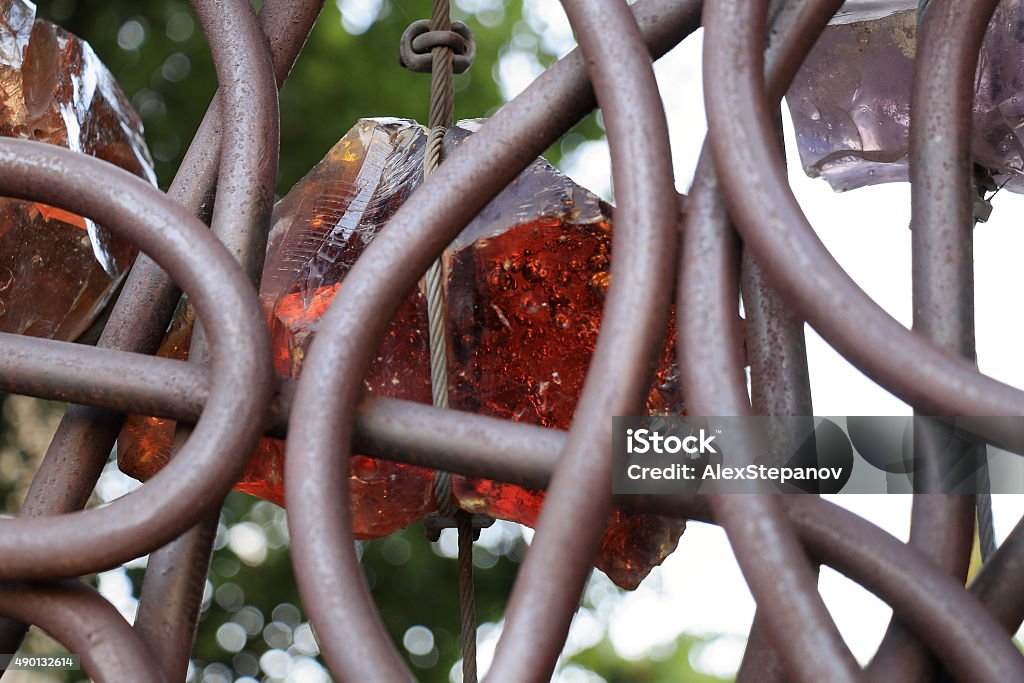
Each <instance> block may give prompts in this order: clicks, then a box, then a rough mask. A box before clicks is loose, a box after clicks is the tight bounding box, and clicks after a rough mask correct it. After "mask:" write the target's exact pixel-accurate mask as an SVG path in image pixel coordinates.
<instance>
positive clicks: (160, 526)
mask: <svg viewBox="0 0 1024 683" xmlns="http://www.w3.org/2000/svg"><path fill="white" fill-rule="evenodd" d="M0 193H2V194H3V195H4V196H8V197H15V198H21V199H29V198H31V199H34V200H38V201H43V202H46V203H48V204H52V205H54V206H57V207H60V208H62V209H67V210H69V211H74V212H75V213H80V214H83V215H86V216H89V217H91V218H94V219H95V220H97V221H98V222H99V223H102V224H103V225H106V226H108V227H109V228H110V229H112V230H114V231H116V232H117V233H119V234H121V235H124V236H125V237H127V238H129V239H130V240H131V241H132V242H134V243H135V244H137V245H138V246H139V247H140V249H142V250H143V251H146V252H148V253H150V254H154V255H156V256H157V257H158V258H159V260H160V262H161V264H162V265H163V266H164V267H165V268H166V269H167V271H168V272H169V273H171V275H173V276H175V277H176V278H177V279H178V281H179V282H181V283H182V285H183V287H184V289H185V290H186V292H187V293H188V294H189V298H190V300H191V301H192V303H193V304H194V305H195V306H196V309H197V310H198V311H199V313H200V318H201V319H203V320H205V321H206V322H207V324H206V325H205V327H204V329H205V330H206V333H207V338H208V341H209V343H210V348H211V350H212V357H213V360H212V364H211V375H212V376H211V392H210V401H209V403H208V404H207V406H206V409H205V410H204V411H203V415H202V417H201V418H200V420H199V422H198V424H197V425H196V428H195V431H194V432H193V435H192V438H190V439H189V440H188V441H187V443H186V444H185V445H184V446H183V448H182V451H181V452H180V453H179V455H178V457H176V458H175V459H174V460H172V461H171V462H170V463H169V464H168V465H167V467H165V468H164V469H163V470H161V471H160V472H158V473H157V474H156V475H154V477H153V479H152V483H150V484H147V485H145V486H143V487H142V488H140V489H137V490H136V491H133V492H132V493H130V494H128V495H127V496H124V497H122V498H120V499H118V500H116V501H114V502H113V503H111V504H110V505H106V506H103V507H99V508H93V509H91V510H86V511H82V512H74V513H71V514H66V515H59V516H54V517H33V518H16V519H9V520H3V521H2V522H0V577H2V578H4V579H17V580H43V579H54V578H66V577H72V576H79V575H82V574H88V573H91V572H95V571H99V570H102V569H106V568H109V567H113V566H117V565H118V564H121V563H122V562H127V561H128V560H130V559H132V558H135V557H139V556H140V555H143V554H145V553H147V552H150V551H152V550H153V549H155V548H158V547H160V546H162V545H164V544H166V543H167V542H169V541H171V540H172V539H174V538H175V537H176V536H178V535H179V534H181V533H182V532H184V531H185V530H187V529H188V528H190V527H191V526H193V525H194V524H195V523H196V522H198V521H199V519H200V518H201V517H202V516H203V515H204V514H205V512H206V510H209V509H210V508H211V506H215V505H217V504H218V503H219V502H220V501H221V499H222V498H223V496H225V495H226V494H227V492H228V490H229V489H230V488H231V486H232V484H233V483H234V482H235V480H236V479H237V478H238V476H239V475H241V473H242V470H243V469H244V467H245V462H246V460H247V458H248V456H249V454H250V453H251V451H252V448H253V447H254V446H255V445H256V441H257V440H258V438H259V436H260V432H261V423H262V420H263V415H264V413H265V411H266V409H267V406H268V404H269V402H270V398H271V390H272V377H273V366H272V360H271V355H270V339H269V335H268V333H267V327H266V323H265V322H264V320H263V314H262V311H261V309H260V306H259V301H258V300H257V298H256V293H255V291H254V290H253V288H252V285H251V284H250V282H249V280H248V278H246V276H245V274H244V273H243V272H242V270H241V268H240V267H239V266H238V264H237V263H236V262H235V260H234V258H233V257H232V256H231V253H230V252H228V250H227V249H226V248H225V247H224V246H223V245H222V244H221V243H220V242H219V241H218V240H217V238H216V237H214V236H213V235H212V234H211V233H210V231H209V230H207V229H206V227H205V226H204V225H202V223H200V222H199V221H198V220H197V219H196V218H195V216H194V215H192V214H191V213H190V212H189V211H188V210H186V209H185V208H183V207H181V206H179V205H177V204H175V203H174V202H172V201H171V200H170V199H168V198H167V196H166V195H165V194H163V193H162V192H160V191H159V190H158V189H156V188H154V187H153V186H151V185H149V184H148V183H147V182H145V181H144V180H141V179H139V178H137V177H135V176H133V175H131V174H129V173H128V172H126V171H123V170H121V169H119V168H117V167H115V166H112V165H110V164H108V163H105V162H103V161H100V160H98V159H95V158H93V157H90V156H88V155H83V154H78V153H75V152H72V151H70V150H66V149H61V148H59V147H55V146H53V145H48V144H44V143H39V142H28V141H24V140H9V139H4V140H0ZM214 321H216V324H213V323H214ZM5 336H6V335H4V336H0V349H3V348H4V347H5ZM91 350H92V349H89V351H91ZM83 351H84V353H83V354H82V359H83V361H85V362H87V359H88V356H87V355H86V353H88V351H85V350H83ZM0 353H2V351H0Z"/></svg>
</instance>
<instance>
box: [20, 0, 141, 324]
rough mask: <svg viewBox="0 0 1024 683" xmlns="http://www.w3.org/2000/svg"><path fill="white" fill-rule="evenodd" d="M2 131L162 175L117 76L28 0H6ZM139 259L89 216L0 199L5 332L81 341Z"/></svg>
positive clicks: (124, 244) (130, 248)
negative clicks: (37, 12) (38, 14)
mask: <svg viewBox="0 0 1024 683" xmlns="http://www.w3.org/2000/svg"><path fill="white" fill-rule="evenodd" d="M0 135H2V136H4V137H12V138H21V139H28V140H37V141H41V142H47V143H50V144H54V145H60V146H61V147H67V148H69V149H72V150H75V151H79V152H84V153H86V154H91V155H93V156H95V157H98V158H100V159H103V160H105V161H109V162H111V163H114V164H117V165H118V166H121V167H122V168H125V169H127V170H129V171H131V172H132V173H134V174H136V175H139V176H142V177H144V178H146V179H148V180H150V181H151V182H153V183H154V184H155V182H156V176H155V175H154V174H153V169H152V161H151V159H150V157H149V152H148V151H147V149H146V143H145V140H144V138H143V135H142V124H141V123H140V122H139V118H138V116H136V114H135V112H134V111H133V110H132V108H131V105H130V104H129V103H128V100H127V99H126V98H125V96H124V93H123V92H121V89H120V88H119V87H118V85H117V83H115V82H114V78H113V76H111V75H110V72H109V71H107V68H106V67H105V66H103V64H102V63H101V62H100V60H99V58H98V57H97V56H96V54H95V53H94V52H93V51H92V48H90V47H89V45H88V44H87V43H85V42H84V41H82V40H80V39H78V38H76V37H75V36H73V35H71V34H70V33H67V32H66V31H64V30H62V29H60V28H59V27H57V26H55V25H53V24H51V23H50V22H48V21H43V20H41V19H38V20H37V19H36V18H35V6H34V5H33V4H32V3H30V2H27V1H26V0H0ZM134 257H135V249H134V247H132V246H131V245H130V244H128V243H127V242H126V241H124V240H121V239H119V238H117V237H115V236H113V235H111V234H110V233H109V232H108V231H106V230H105V229H103V228H101V227H100V226H98V225H96V224H95V223H93V222H92V221H91V220H89V219H87V218H83V217H81V216H77V215H75V214H73V213H70V212H68V211H64V210H62V209H58V208H55V207H52V206H47V205H46V204H40V203H37V202H25V201H19V200H14V199H0V331H3V332H15V333H20V334H28V335H32V336H37V337H52V338H57V339H75V338H76V337H78V336H79V335H80V334H81V333H82V332H84V331H85V330H86V329H87V328H88V327H89V325H90V324H91V323H92V321H93V319H94V318H95V317H96V315H97V314H98V313H99V311H100V310H102V308H103V306H104V305H105V304H106V302H107V300H108V299H109V298H110V296H111V294H112V293H113V291H114V288H115V286H116V285H117V283H118V282H119V281H120V279H121V277H122V276H123V275H124V273H125V271H126V270H127V269H128V266H129V265H131V262H132V259H133V258H134Z"/></svg>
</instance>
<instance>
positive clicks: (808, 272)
mask: <svg viewBox="0 0 1024 683" xmlns="http://www.w3.org/2000/svg"><path fill="white" fill-rule="evenodd" d="M733 4H734V3H714V7H716V8H718V7H723V8H724V6H725V5H730V6H731V5H733ZM738 7H741V8H743V9H744V11H743V13H742V17H740V16H735V17H734V19H735V21H733V22H731V23H730V24H729V29H730V30H729V31H727V32H723V34H725V35H722V36H721V37H722V39H723V40H722V45H720V46H719V45H717V44H716V45H715V49H714V50H713V51H711V52H710V53H709V56H710V57H712V59H711V60H710V63H709V64H708V65H706V66H709V67H710V69H709V71H708V75H709V77H710V79H711V81H712V82H714V83H716V84H717V87H715V88H714V90H712V91H711V92H709V95H710V97H709V98H708V100H707V106H708V112H709V126H710V128H711V131H712V135H711V140H712V149H713V152H714V156H715V161H716V165H717V167H718V168H720V169H721V172H722V173H723V176H724V177H723V180H725V181H727V182H726V183H725V190H726V191H725V197H726V202H727V204H728V206H729V209H730V213H731V215H732V216H733V218H734V220H735V221H736V227H737V229H738V230H739V231H740V233H741V234H742V236H743V239H744V243H745V244H746V245H747V246H748V247H749V248H750V249H751V250H752V251H753V253H754V254H755V257H756V258H757V260H758V262H759V263H760V264H761V266H762V268H764V270H765V273H766V275H767V276H768V278H769V280H770V281H771V282H772V284H773V286H775V287H776V288H777V289H778V290H779V291H780V292H781V293H782V294H783V295H784V296H785V297H786V299H787V301H790V302H792V303H793V305H794V307H795V310H796V312H797V313H799V314H801V315H802V316H803V317H805V318H806V319H807V320H808V321H810V323H811V324H812V325H813V326H814V327H815V329H817V330H818V332H819V333H821V335H822V336H823V337H824V338H825V339H826V340H828V342H829V343H830V344H832V346H833V347H834V348H836V349H837V350H838V351H839V352H840V353H842V354H843V355H844V356H845V357H846V358H847V359H848V360H849V361H850V362H851V363H853V364H854V365H855V366H857V367H858V368H859V369H860V370H861V371H863V372H864V373H865V374H866V375H868V376H869V377H871V378H872V379H874V380H875V381H877V382H878V383H879V384H881V385H883V386H884V387H886V388H887V389H889V390H890V391H892V392H893V393H894V394H896V395H897V396H899V397H900V398H902V399H904V400H905V401H907V402H908V403H910V404H912V405H914V406H916V407H917V408H918V409H920V410H921V411H922V412H925V413H930V414H935V415H1022V414H1024V393H1022V392H1020V391H1018V390H1017V389H1014V388H1012V387H1009V386H1007V385H1005V384H1003V383H1001V382H998V381H996V380H993V379H991V378H989V377H986V376H984V375H982V374H980V373H978V371H977V369H976V368H974V367H973V366H972V365H971V364H970V363H969V362H967V361H965V360H963V359H962V358H958V357H955V356H953V355H951V354H949V353H947V352H944V351H942V350H941V349H939V348H937V347H936V346H935V345H933V344H931V343H929V342H927V341H926V340H925V339H924V338H923V337H922V336H921V335H918V334H915V333H913V332H911V331H909V330H907V329H906V328H905V327H903V326H902V325H901V324H899V323H898V322H897V321H896V320H894V319H893V318H892V317H890V316H889V315H888V314H887V313H886V312H885V311H883V310H882V309H881V308H879V307H878V306H877V304H875V303H874V302H873V301H872V300H871V299H870V298H869V297H868V296H867V295H866V294H865V293H864V292H863V290H861V289H860V288H859V287H858V286H857V284H856V283H855V282H853V280H851V279H850V277H849V276H848V275H847V274H846V273H845V271H843V269H842V268H841V267H840V266H839V264H837V263H836V262H835V259H833V258H832V256H831V255H830V254H829V252H828V250H827V249H826V248H825V247H824V245H823V244H822V243H821V241H820V240H819V239H818V238H817V236H816V235H815V234H814V231H813V229H812V228H811V226H810V225H809V224H808V223H807V219H806V217H805V216H804V215H803V213H802V211H801V210H800V207H799V205H798V203H797V202H796V199H795V197H794V196H793V193H792V190H791V189H790V188H789V183H788V179H787V177H786V174H785V169H784V168H783V165H782V161H781V158H780V155H779V152H778V149H777V147H776V146H775V145H774V144H771V143H770V142H769V140H770V139H771V138H769V137H766V136H769V134H770V131H771V124H770V119H769V118H768V117H767V112H768V111H770V109H769V105H768V102H767V100H766V96H765V95H766V93H765V88H764V83H763V81H762V80H761V79H758V78H756V77H755V74H754V72H755V71H756V69H753V68H751V67H752V66H753V65H752V64H749V63H747V61H748V60H746V58H745V56H746V55H747V53H749V52H750V48H749V46H748V45H747V35H746V31H747V27H746V26H740V21H741V19H743V20H745V19H746V18H747V17H748V15H749V10H750V9H751V8H750V7H749V6H748V4H747V3H740V4H739V5H738ZM722 11H723V13H724V9H723V10H722ZM741 53H742V54H741ZM757 62H758V63H760V59H758V60H757ZM716 130H718V133H717V134H715V131H716ZM751 169H753V173H751V172H750V170H751Z"/></svg>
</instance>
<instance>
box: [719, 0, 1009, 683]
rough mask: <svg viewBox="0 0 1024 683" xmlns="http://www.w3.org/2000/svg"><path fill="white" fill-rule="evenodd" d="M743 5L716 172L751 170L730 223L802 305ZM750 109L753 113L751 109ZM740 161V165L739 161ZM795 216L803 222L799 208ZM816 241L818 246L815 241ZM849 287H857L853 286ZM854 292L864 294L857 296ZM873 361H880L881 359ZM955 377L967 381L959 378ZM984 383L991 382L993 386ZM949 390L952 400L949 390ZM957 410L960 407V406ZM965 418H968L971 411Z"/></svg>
mask: <svg viewBox="0 0 1024 683" xmlns="http://www.w3.org/2000/svg"><path fill="white" fill-rule="evenodd" d="M833 4H835V3H833ZM739 5H740V6H739V7H738V8H729V7H726V6H724V5H721V6H719V5H716V6H715V10H714V12H716V13H717V14H718V15H719V19H721V21H722V25H721V27H720V28H716V29H715V31H712V28H711V27H710V26H709V27H708V34H707V41H708V43H707V45H708V55H709V60H708V62H709V63H708V64H707V66H708V67H709V68H710V73H711V74H713V80H712V81H709V83H711V82H718V83H723V81H722V78H723V77H725V74H726V73H728V75H729V80H730V82H729V83H727V84H725V85H724V87H719V89H718V90H717V91H715V92H710V93H709V95H708V108H709V120H710V125H711V129H712V136H711V137H712V145H713V148H714V151H715V153H716V162H718V163H717V164H716V165H717V167H718V168H719V169H720V171H721V172H722V173H723V174H725V175H728V176H729V177H730V178H731V179H732V178H733V176H735V175H736V173H735V172H736V170H737V169H738V168H739V167H738V166H737V165H736V164H739V163H742V164H743V165H744V169H746V170H749V169H751V168H753V169H754V173H753V174H751V173H744V176H743V180H742V181H740V179H739V178H735V183H728V184H726V185H725V186H724V188H725V192H726V197H727V199H729V200H730V208H731V210H732V215H733V216H734V218H736V219H737V224H738V226H739V227H741V228H743V229H744V236H745V237H751V240H752V247H753V248H754V249H755V252H756V254H757V256H758V257H759V259H764V263H763V264H762V265H766V266H767V268H766V271H768V272H769V273H774V275H772V277H773V278H775V279H776V280H777V281H778V283H781V285H782V286H784V287H785V289H784V291H786V292H787V293H788V294H789V295H790V296H792V298H794V299H796V300H799V297H798V296H795V295H794V291H793V288H792V286H791V285H792V283H791V282H789V281H788V280H786V279H785V278H782V277H781V273H782V271H787V272H786V274H787V275H790V274H791V273H795V272H798V271H799V272H801V273H802V274H804V273H806V271H807V269H808V268H815V267H817V266H820V263H810V258H809V257H807V256H803V255H801V256H802V257H801V258H796V259H795V263H794V262H793V254H794V252H798V250H797V249H795V248H794V243H795V240H794V239H793V237H792V233H791V232H780V234H777V235H772V237H773V238H774V239H775V240H780V241H781V240H785V241H784V242H783V243H784V244H785V246H786V248H787V252H788V253H787V262H786V264H783V263H782V262H781V261H778V260H772V259H770V258H768V257H767V256H768V255H769V254H771V253H772V248H774V247H776V246H777V245H771V244H769V243H770V242H771V241H772V240H771V239H769V238H768V234H767V233H765V231H764V228H765V227H767V228H769V229H771V230H773V231H781V229H782V227H783V226H784V225H786V224H787V223H786V221H784V220H782V219H780V218H778V217H777V216H778V214H775V213H772V212H773V211H775V210H777V209H776V205H778V204H783V205H786V204H787V201H788V200H790V199H791V197H792V194H791V192H790V191H789V188H788V183H787V182H785V177H784V173H783V172H782V170H781V159H780V158H779V155H778V150H777V148H776V147H775V146H774V145H772V144H770V143H769V142H768V141H769V140H770V139H771V137H772V135H771V132H772V131H771V125H770V122H769V120H767V118H768V111H769V106H770V105H769V104H768V101H769V98H768V96H767V93H766V89H765V88H764V85H763V83H761V82H760V79H759V78H757V76H758V74H757V72H756V70H755V69H753V68H752V66H753V65H756V64H758V61H759V60H758V59H757V54H756V52H755V54H753V55H751V48H750V47H749V46H746V47H741V46H740V42H741V41H740V40H739V37H740V36H741V35H744V34H745V32H746V31H747V30H748V29H749V26H750V25H751V22H752V21H753V20H754V19H755V18H756V17H758V16H761V15H763V13H764V11H765V9H766V5H765V3H763V2H755V3H740V4H739ZM732 9H738V11H731V10H732ZM833 9H834V7H833ZM714 76H717V79H714ZM752 104H753V106H751V105H752ZM726 121H728V122H729V124H728V127H726V126H725V125H724V124H725V122H726ZM716 127H717V128H718V129H719V130H720V131H721V133H722V134H721V135H716V134H715V129H716ZM752 153H753V154H754V156H753V157H752V156H751V154H752ZM741 159H742V161H740V160H741ZM752 162H753V166H751V163H752ZM752 176H753V178H752ZM766 180H770V182H766ZM769 184H770V185H771V186H772V191H771V192H770V193H769V192H768V191H766V190H765V188H766V187H767V186H768V185H769ZM740 194H753V195H754V196H753V197H745V198H744V200H743V202H753V204H744V203H743V202H740V201H738V196H739V195H740ZM730 195H731V196H730ZM794 204H795V202H794ZM755 205H756V207H757V217H756V218H755V216H754V215H753V214H754V212H752V211H750V209H751V208H753V207H754V206H755ZM766 206H767V207H768V209H769V213H768V215H767V216H766V214H765V208H766ZM794 213H796V214H799V209H798V207H797V208H796V209H795V211H794ZM800 219H801V220H802V215H800ZM755 224H757V225H755ZM811 237H812V238H813V233H812V234H811ZM759 239H760V240H761V241H760V242H758V241H757V240H759ZM807 241H808V242H809V243H813V244H817V245H818V246H820V243H818V242H817V241H816V238H813V240H812V239H808V240H807ZM821 251H824V249H823V248H822V249H821ZM766 252H767V253H766ZM821 258H823V259H825V260H828V259H830V257H829V256H828V254H827V252H824V255H823V256H821ZM844 277H845V276H844ZM792 279H797V278H792ZM829 284H830V285H832V284H833V283H829ZM850 284H851V285H852V283H850ZM852 288H853V289H854V290H856V286H855V285H852ZM829 289H830V290H834V286H830V287H829ZM856 291H857V292H859V290H856ZM815 296H816V297H817V298H819V299H820V297H821V296H822V292H821V291H819V292H817V293H816V295H815ZM861 296H863V293H861ZM835 303H836V302H834V301H829V306H834V305H835ZM871 307H873V304H871V303H870V301H868V308H871ZM844 313H845V314H847V315H848V314H849V311H848V310H844ZM883 317H884V314H883ZM900 329H901V330H902V332H903V341H904V342H906V343H905V344H903V346H906V345H907V344H909V343H911V342H910V341H908V340H907V335H908V334H909V333H907V332H906V330H903V329H902V328H900ZM913 343H914V344H917V345H918V346H925V345H923V344H921V342H920V340H919V339H918V338H913ZM837 346H838V344H837ZM847 347H849V345H847ZM927 348H928V352H929V353H931V354H932V356H933V359H934V358H935V357H936V356H938V360H937V361H936V364H937V365H941V366H943V367H945V366H952V365H956V363H955V362H953V363H950V362H949V361H948V357H944V356H941V354H938V353H936V352H935V351H934V350H933V349H932V347H927ZM844 350H845V351H846V352H847V353H848V355H852V354H853V353H855V352H856V350H854V351H853V352H851V351H849V350H848V348H847V349H844ZM874 353H875V354H877V351H875V352H874ZM919 360H920V359H919ZM885 362H886V361H885V360H882V364H884V363H885ZM952 369H953V368H952V367H950V368H949V370H952ZM953 374H966V373H963V372H962V371H960V370H957V372H956V373H953ZM978 377H979V376H978V375H974V376H973V378H970V379H968V380H967V381H977V379H978ZM932 379H934V378H932ZM982 381H983V382H989V380H982ZM993 384H994V383H993ZM946 389H947V392H946V393H947V395H948V393H949V391H948V387H947V388H946ZM1002 389H1003V393H1004V395H1005V394H1013V393H1014V391H1013V390H1009V389H1008V388H1007V387H1002ZM913 391H916V388H913V389H911V392H913ZM944 398H945V397H944ZM928 400H931V399H928ZM950 400H951V401H952V402H954V403H955V402H956V401H957V399H955V398H951V399H950ZM960 402H961V403H963V401H960ZM924 403H925V405H927V406H933V405H935V404H934V402H932V403H927V401H924ZM975 409H976V408H975ZM965 412H970V411H969V410H967V411H965ZM1019 663H1020V657H1019V656H1016V657H1010V656H1009V655H1008V654H1005V653H1004V656H1003V658H1002V660H1001V661H1000V663H999V667H1006V668H1004V670H1003V671H1002V672H1000V673H1002V674H1004V675H1006V674H1008V673H1009V672H1010V671H1015V670H1016V669H1015V668H1014V667H1018V666H1019ZM997 669H998V667H990V668H989V670H988V675H993V672H994V671H996V670H997ZM993 680H994V679H993Z"/></svg>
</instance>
